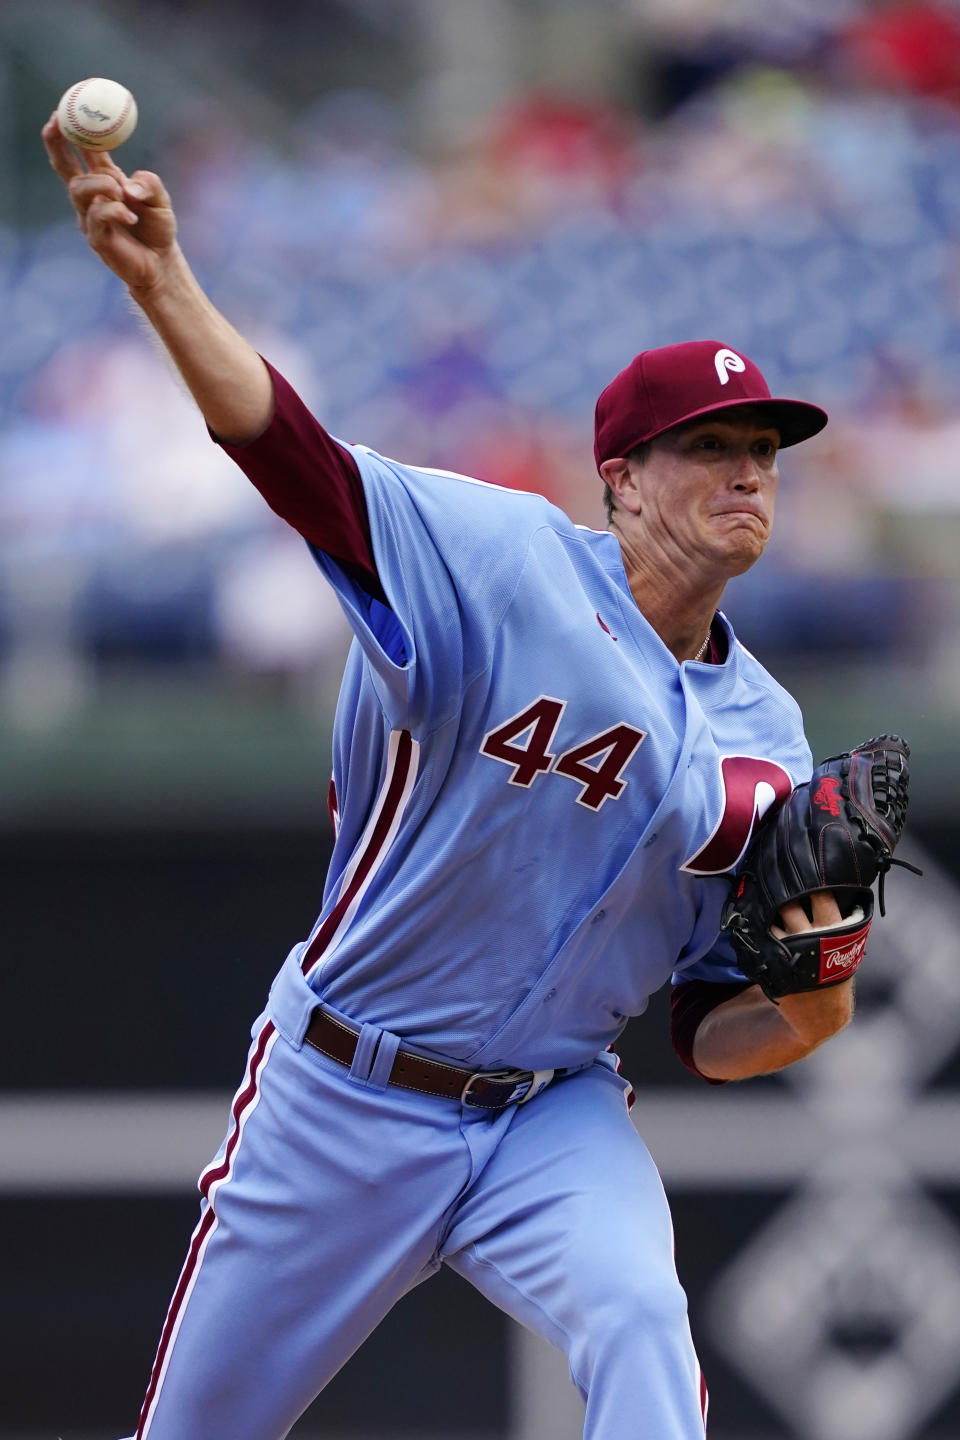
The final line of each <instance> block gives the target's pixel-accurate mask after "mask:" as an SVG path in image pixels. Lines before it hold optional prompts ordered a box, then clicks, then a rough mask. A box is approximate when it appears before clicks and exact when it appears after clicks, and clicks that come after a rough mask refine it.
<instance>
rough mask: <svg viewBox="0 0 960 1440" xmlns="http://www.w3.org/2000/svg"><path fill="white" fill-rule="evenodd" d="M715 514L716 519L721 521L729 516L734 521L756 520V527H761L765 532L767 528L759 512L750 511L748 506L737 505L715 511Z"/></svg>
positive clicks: (762, 515) (764, 517) (764, 518)
mask: <svg viewBox="0 0 960 1440" xmlns="http://www.w3.org/2000/svg"><path fill="white" fill-rule="evenodd" d="M715 514H716V516H717V518H718V519H721V520H722V519H724V518H725V517H727V516H731V517H733V518H734V519H736V520H743V519H747V520H756V522H757V524H758V525H762V526H763V528H764V529H765V530H766V528H767V517H766V516H765V515H764V514H763V513H762V512H761V511H759V510H754V509H751V507H750V506H749V505H738V506H736V507H731V508H730V509H728V510H717V511H715Z"/></svg>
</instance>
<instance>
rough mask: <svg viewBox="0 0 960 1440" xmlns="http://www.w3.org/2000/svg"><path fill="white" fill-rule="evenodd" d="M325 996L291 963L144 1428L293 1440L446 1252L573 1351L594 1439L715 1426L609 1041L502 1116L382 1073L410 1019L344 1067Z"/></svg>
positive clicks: (662, 1212)
mask: <svg viewBox="0 0 960 1440" xmlns="http://www.w3.org/2000/svg"><path fill="white" fill-rule="evenodd" d="M315 1004H316V997H315V996H313V995H312V993H311V992H310V991H309V989H308V987H307V985H306V982H305V981H304V980H303V978H302V976H300V974H299V969H298V968H297V967H296V966H290V965H288V966H286V967H284V970H283V971H282V972H281V976H280V977H279V979H278V982H277V983H276V984H275V986H274V990H273V993H272V995H271V1003H270V1007H269V1010H268V1013H267V1014H266V1015H265V1016H263V1017H261V1019H260V1020H259V1021H258V1022H257V1025H256V1026H255V1028H254V1040H253V1045H252V1047H251V1051H250V1058H249V1063H248V1067H247V1073H246V1076H245V1079H244V1083H243V1084H242V1086H241V1088H240V1090H239V1091H238V1092H237V1096H236V1097H235V1100H234V1103H233V1108H232V1114H231V1124H230V1128H229V1131H228V1135H227V1138H226V1140H225V1141H224V1144H223V1145H222V1146H221V1149H220V1151H219V1153H218V1155H217V1156H216V1157H215V1159H214V1161H213V1162H212V1163H211V1165H210V1166H209V1167H208V1169H207V1170H206V1171H205V1172H204V1175H203V1177H201V1189H202V1191H203V1192H204V1195H205V1199H204V1201H203V1205H202V1209H201V1215H200V1221H199V1224H198V1226H197V1229H196V1231H195V1232H194V1235H193V1238H192V1241H191V1245H190V1250H189V1253H188V1256H187V1260H186V1263H185V1265H184V1268H183V1271H182V1273H181V1276H180V1279H179V1281H178V1284H177V1288H176V1291H175V1293H174V1297H173V1301H172V1303H171V1307H170V1311H169V1314H168V1316H167V1320H166V1324H165V1326H164V1330H163V1335H162V1337H161V1342H160V1348H159V1351H158V1354H157V1359H156V1362H155V1366H154V1371H153V1374H152V1377H151V1381H150V1388H149V1390H148V1392H147V1397H146V1400H145V1402H144V1408H143V1413H142V1415H141V1420H140V1427H139V1429H138V1431H137V1435H138V1437H139V1440H280V1437H282V1436H284V1435H286V1434H287V1433H288V1431H289V1430H290V1428H291V1427H292V1426H293V1424H294V1423H295V1421H296V1420H297V1418H298V1416H299V1415H301V1414H302V1413H303V1411H304V1410H305V1409H306V1408H307V1406H308V1405H309V1404H310V1403H311V1401H312V1400H313V1399H314V1398H315V1396H316V1395H317V1394H318V1393H319V1392H320V1390H322V1388H323V1387H324V1385H325V1384H326V1383H327V1381H329V1380H330V1379H331V1378H332V1376H333V1375H335V1374H336V1372H337V1371H338V1370H339V1369H340V1367H341V1366H342V1365H343V1364H344V1363H345V1362H346V1360H347V1359H348V1358H349V1357H350V1356H351V1355H352V1354H353V1352H354V1351H355V1350H356V1349H357V1347H358V1346H359V1345H360V1344H361V1343H362V1342H363V1340H364V1339H365V1338H366V1336H367V1335H369V1334H370V1332H371V1331H372V1330H373V1329H374V1327H375V1326H376V1325H377V1324H378V1322H379V1321H380V1320H381V1319H382V1318H383V1316H384V1315H385V1314H386V1313H387V1311H388V1310H389V1309H390V1308H391V1306H392V1305H393V1304H394V1303H395V1302H396V1301H397V1300H398V1299H399V1298H400V1297H401V1296H402V1295H403V1294H405V1293H406V1291H408V1290H410V1289H411V1288H412V1287H413V1286H415V1285H417V1284H418V1283H419V1282H420V1281H421V1280H424V1279H426V1278H427V1277H428V1276H429V1275H431V1274H432V1273H433V1272H435V1271H436V1270H437V1269H438V1268H439V1266H440V1265H441V1264H447V1265H450V1266H452V1267H453V1269H454V1270H456V1271H457V1272H458V1273H459V1274H461V1275H463V1276H465V1277H466V1278H467V1279H468V1280H469V1281H470V1282H471V1284H473V1285H474V1286H476V1287H477V1289H478V1290H480V1291H481V1292H482V1294H484V1295H486V1296H487V1297H488V1298H489V1299H490V1300H492V1301H493V1303H494V1304H495V1305H498V1306H499V1307H500V1308H501V1309H502V1310H504V1311H506V1313H507V1314H508V1315H512V1316H513V1317H514V1318H515V1319H516V1320H518V1321H520V1323H521V1324H523V1325H526V1326H529V1327H530V1328H531V1329H532V1330H535V1331H537V1332H538V1333H539V1334H541V1335H543V1336H545V1337H546V1339H548V1340H549V1341H551V1342H552V1343H553V1344H554V1345H556V1346H559V1348H560V1349H561V1350H562V1351H563V1352H564V1353H565V1354H566V1356H567V1358H568V1361H569V1365H570V1373H571V1376H572V1378H573V1381H574V1384H575V1385H576V1386H577V1388H578V1389H579V1391H580V1393H581V1395H582V1396H583V1398H584V1400H585V1402H586V1423H585V1428H584V1436H585V1437H588V1440H629V1437H630V1436H636V1437H638V1440H639V1437H643V1440H703V1435H704V1426H705V1421H704V1411H705V1391H704V1389H703V1382H702V1378H701V1376H700V1371H699V1366H698V1363H697V1358H696V1355H695V1353H694V1349H693V1344H692V1342H691V1338H690V1331H689V1326H688V1322H687V1313H686V1301H685V1298H684V1295H683V1291H682V1290H681V1288H680V1284H679V1282H678V1280H677V1276H676V1271H675V1267H674V1261H673V1236H672V1229H671V1223H670V1216H669V1212H668V1209H667V1202H666V1198H665V1196H664V1193H663V1187H662V1185H661V1183H660V1178H659V1176H658V1174H657V1171H656V1168H655V1166H654V1164H653V1161H652V1160H651V1158H650V1155H649V1153H648V1152H647V1149H646V1147H645V1146H644V1144H643V1142H642V1140H641V1139H640V1137H639V1136H638V1135H637V1133H636V1131H635V1129H634V1127H633V1124H632V1123H631V1121H630V1119H629V1116H628V1113H627V1106H626V1103H625V1089H626V1086H625V1082H624V1081H623V1080H622V1079H621V1078H620V1077H619V1076H618V1075H617V1073H616V1071H615V1069H614V1060H613V1057H612V1056H607V1057H602V1058H601V1059H600V1060H598V1061H597V1062H596V1063H595V1064H594V1065H592V1066H590V1067H588V1068H587V1069H585V1070H581V1071H578V1072H577V1073H576V1074H573V1075H571V1076H568V1077H566V1078H564V1079H561V1080H558V1081H555V1082H554V1084H553V1085H552V1086H551V1087H550V1088H549V1089H547V1090H546V1091H545V1092H544V1093H543V1094H541V1095H540V1096H538V1097H537V1098H536V1099H535V1100H532V1101H531V1102H530V1103H529V1104H527V1105H523V1106H511V1107H509V1108H508V1109H506V1110H504V1111H501V1112H499V1113H493V1114H491V1113H489V1112H486V1111H483V1110H478V1109H470V1108H467V1107H463V1106H461V1105H460V1104H458V1103H456V1102H452V1101H449V1100H441V1099H435V1098H433V1097H430V1096H426V1095H420V1094H417V1093H414V1092H411V1091H407V1090H401V1089H398V1088H396V1087H394V1086H389V1087H385V1086H384V1085H383V1083H382V1079H380V1078H378V1077H379V1076H381V1075H382V1073H383V1071H384V1068H386V1070H389V1065H390V1064H391V1063H392V1059H393V1052H394V1050H395V1048H396V1040H395V1037H391V1036H387V1035H384V1036H383V1037H382V1040H381V1042H380V1044H379V1047H375V1046H373V1045H372V1044H362V1045H361V1046H360V1047H359V1048H358V1060H355V1062H354V1067H353V1069H352V1070H351V1072H349V1074H348V1072H347V1071H346V1070H345V1069H344V1068H343V1067H342V1066H340V1065H338V1064H337V1062H336V1061H334V1060H328V1059H327V1058H326V1057H325V1056H323V1055H321V1054H319V1053H318V1052H317V1051H315V1050H313V1049H312V1048H311V1047H310V1046H309V1045H304V1044H303V1043H302V1037H303V1031H304V1029H305V1028H306V1024H307V1019H308V1017H309V1012H310V1009H311V1007H312V1006H314V1005H315ZM370 1038H371V1037H370V1035H369V1034H368V1036H367V1039H368V1040H369V1039H370ZM372 1038H376V1037H372ZM374 1049H376V1050H377V1057H376V1061H375V1065H374V1069H373V1072H372V1073H366V1074H364V1073H363V1071H362V1069H361V1068H359V1067H358V1061H359V1060H361V1058H362V1057H361V1051H363V1052H364V1053H365V1054H370V1053H372V1051H373V1050H374ZM608 1062H609V1063H608Z"/></svg>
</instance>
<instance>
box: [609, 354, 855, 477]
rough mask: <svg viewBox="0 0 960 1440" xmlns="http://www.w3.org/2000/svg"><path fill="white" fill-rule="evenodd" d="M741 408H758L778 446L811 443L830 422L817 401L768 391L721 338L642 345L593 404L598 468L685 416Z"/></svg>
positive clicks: (749, 365)
mask: <svg viewBox="0 0 960 1440" xmlns="http://www.w3.org/2000/svg"><path fill="white" fill-rule="evenodd" d="M738 405H762V406H763V408H764V410H765V411H766V412H767V413H768V414H769V416H770V419H771V421H772V423H773V424H774V425H776V427H777V429H778V430H779V431H780V444H781V445H796V444H797V442H798V441H800V440H809V438H810V436H811V435H816V434H817V433H818V431H820V430H822V429H823V427H824V425H826V423H827V415H826V411H825V410H821V409H820V407H819V405H808V404H807V403H806V401H804V400H781V399H777V398H775V397H774V396H772V395H771V394H770V387H769V386H768V384H767V382H766V380H764V378H763V376H762V375H761V374H760V371H759V370H758V369H757V367H756V365H754V363H753V361H752V360H748V359H747V357H746V356H745V355H740V354H739V353H738V352H737V351H736V350H731V349H730V348H729V346H727V345H721V344H720V342H719V340H688V341H686V342H685V343H684V344H682V345H664V346H663V347H662V348H661V349H659V350H644V351H643V352H642V353H641V354H639V355H637V356H636V358H635V359H633V360H631V361H630V364H629V365H628V366H627V368H626V369H625V370H621V371H620V374H619V375H617V376H615V377H614V379H613V380H611V381H610V384H609V385H608V386H607V388H606V390H604V392H603V394H602V395H601V396H600V399H599V400H598V401H597V414H596V427H595V430H594V436H595V438H594V445H593V453H594V455H595V456H596V459H597V469H599V468H600V466H601V465H602V464H603V462H604V460H612V459H613V458H614V457H616V456H622V455H626V454H628V453H629V451H631V450H632V449H633V448H634V446H635V445H641V444H642V443H643V442H644V441H645V440H652V439H653V438H654V436H655V435H662V434H663V432H664V431H665V430H672V429H673V427H674V425H682V424H683V423H684V421H685V420H694V419H695V418H696V417H697V416H698V415H709V414H710V413H711V412H712V411H715V410H731V409H734V408H735V407H736V406H738Z"/></svg>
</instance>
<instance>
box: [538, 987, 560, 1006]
mask: <svg viewBox="0 0 960 1440" xmlns="http://www.w3.org/2000/svg"><path fill="white" fill-rule="evenodd" d="M556 993H557V992H556V990H548V991H547V993H546V995H544V997H543V1002H542V1003H543V1004H544V1005H546V1003H547V1001H548V1000H552V999H553V997H554V995H556Z"/></svg>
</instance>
